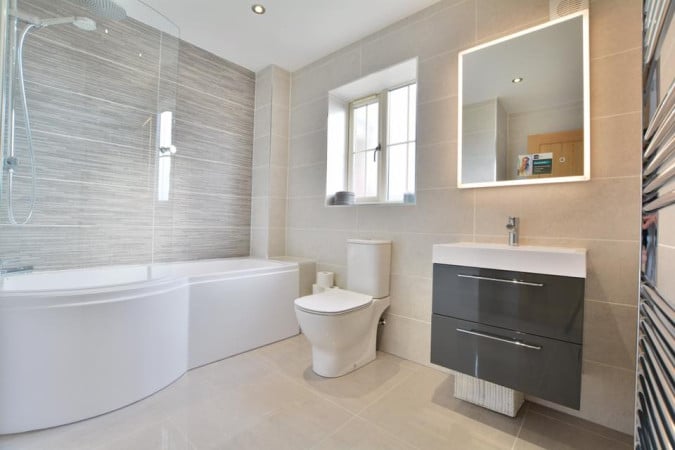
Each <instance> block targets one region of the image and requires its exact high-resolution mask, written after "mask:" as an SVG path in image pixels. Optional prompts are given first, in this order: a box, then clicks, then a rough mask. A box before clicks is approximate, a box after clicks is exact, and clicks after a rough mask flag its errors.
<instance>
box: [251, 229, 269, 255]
mask: <svg viewBox="0 0 675 450" xmlns="http://www.w3.org/2000/svg"><path fill="white" fill-rule="evenodd" d="M267 235H268V230H267V228H251V256H253V257H255V258H267V256H268V254H267V239H268V236H267Z"/></svg>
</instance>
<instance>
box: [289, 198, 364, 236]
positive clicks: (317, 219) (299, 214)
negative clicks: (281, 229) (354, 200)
mask: <svg viewBox="0 0 675 450" xmlns="http://www.w3.org/2000/svg"><path fill="white" fill-rule="evenodd" d="M325 202H326V200H325V197H324V196H320V197H300V198H290V199H289V200H288V226H289V227H291V228H325V229H334V230H354V229H356V227H357V226H356V224H357V214H358V211H359V209H360V208H361V207H352V208H344V207H326V206H324V204H325Z"/></svg>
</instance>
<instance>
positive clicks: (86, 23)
mask: <svg viewBox="0 0 675 450" xmlns="http://www.w3.org/2000/svg"><path fill="white" fill-rule="evenodd" d="M73 25H75V26H76V27H77V28H79V29H80V30H84V31H94V30H95V29H96V22H94V21H93V20H92V19H90V18H89V17H75V20H73Z"/></svg>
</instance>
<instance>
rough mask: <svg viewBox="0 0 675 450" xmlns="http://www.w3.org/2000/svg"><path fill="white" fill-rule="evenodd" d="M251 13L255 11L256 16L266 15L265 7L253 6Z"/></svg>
mask: <svg viewBox="0 0 675 450" xmlns="http://www.w3.org/2000/svg"><path fill="white" fill-rule="evenodd" d="M251 11H253V12H254V13H256V14H265V7H264V6H263V5H260V4H255V5H253V6H251Z"/></svg>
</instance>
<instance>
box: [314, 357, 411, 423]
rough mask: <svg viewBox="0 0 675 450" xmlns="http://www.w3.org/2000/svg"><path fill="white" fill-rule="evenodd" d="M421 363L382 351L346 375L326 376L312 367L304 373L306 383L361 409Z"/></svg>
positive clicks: (336, 400) (350, 407)
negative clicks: (367, 362)
mask: <svg viewBox="0 0 675 450" xmlns="http://www.w3.org/2000/svg"><path fill="white" fill-rule="evenodd" d="M418 367H419V366H418V365H417V364H413V363H410V362H408V361H406V360H404V359H401V358H397V357H395V356H392V355H389V354H387V353H378V354H377V359H375V361H373V362H371V363H369V364H368V365H366V366H364V367H362V368H360V369H359V370H356V371H354V372H352V373H350V374H347V375H345V376H343V377H338V378H324V377H321V376H319V375H317V374H315V373H314V372H313V371H312V369H311V367H308V368H307V369H305V371H304V373H303V374H302V383H303V384H304V386H306V387H308V388H309V389H312V390H313V391H314V392H316V393H318V394H319V395H321V396H322V397H324V398H326V399H328V400H330V401H331V402H333V403H335V404H338V405H340V406H342V407H343V408H345V409H348V410H349V411H352V412H354V413H358V412H359V411H361V410H363V409H364V408H365V407H367V406H368V405H370V404H371V403H373V402H374V401H375V400H377V399H378V398H379V397H381V396H382V395H384V394H385V393H386V392H387V391H389V390H391V389H392V388H393V387H395V386H396V385H398V384H400V383H402V382H404V381H405V380H406V379H408V378H409V377H410V376H411V375H412V374H413V372H414V371H415V370H417V369H418Z"/></svg>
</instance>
